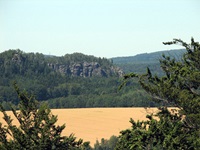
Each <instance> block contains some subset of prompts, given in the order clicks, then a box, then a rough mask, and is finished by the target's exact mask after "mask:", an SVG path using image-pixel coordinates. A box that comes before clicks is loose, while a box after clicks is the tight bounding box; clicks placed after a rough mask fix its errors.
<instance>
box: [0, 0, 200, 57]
mask: <svg viewBox="0 0 200 150" xmlns="http://www.w3.org/2000/svg"><path fill="white" fill-rule="evenodd" d="M191 37H194V39H195V40H196V41H200V0H0V52H3V51H5V50H8V49H18V48H19V49H21V50H23V51H24V52H40V53H43V54H51V55H57V56H62V55H65V54H67V53H68V54H71V53H74V52H81V53H84V54H88V55H94V56H97V57H107V58H111V57H116V56H133V55H136V54H139V53H146V52H154V51H160V50H167V49H174V48H175V49H177V48H181V47H179V46H164V45H163V44H162V42H166V41H170V40H172V39H173V38H181V39H182V40H184V41H186V42H189V41H190V39H191Z"/></svg>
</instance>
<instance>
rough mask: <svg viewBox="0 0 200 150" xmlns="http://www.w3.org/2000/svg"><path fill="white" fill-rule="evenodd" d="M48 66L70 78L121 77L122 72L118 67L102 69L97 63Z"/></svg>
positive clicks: (50, 64)
mask: <svg viewBox="0 0 200 150" xmlns="http://www.w3.org/2000/svg"><path fill="white" fill-rule="evenodd" d="M48 66H49V67H50V68H52V69H53V70H55V71H56V72H60V73H63V74H67V75H70V76H81V77H92V76H98V77H108V76H113V75H116V76H123V74H124V73H123V71H122V70H121V69H120V68H119V67H115V66H111V67H108V68H102V67H101V66H100V64H99V63H98V62H79V63H72V64H70V65H63V64H52V63H48Z"/></svg>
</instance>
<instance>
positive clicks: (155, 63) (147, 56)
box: [112, 49, 186, 75]
mask: <svg viewBox="0 0 200 150" xmlns="http://www.w3.org/2000/svg"><path fill="white" fill-rule="evenodd" d="M185 52H186V50H185V49H178V50H167V51H158V52H152V53H143V54H138V55H135V56H127V57H115V58H112V61H113V63H114V64H115V65H117V66H118V67H120V68H122V69H123V71H124V72H125V73H130V72H135V73H145V72H146V68H147V67H148V68H150V69H151V70H152V73H154V74H157V75H164V72H163V71H162V69H161V67H160V63H159V62H160V59H162V56H163V55H165V56H170V57H171V58H175V59H176V60H180V59H181V58H182V56H183V54H184V53H185Z"/></svg>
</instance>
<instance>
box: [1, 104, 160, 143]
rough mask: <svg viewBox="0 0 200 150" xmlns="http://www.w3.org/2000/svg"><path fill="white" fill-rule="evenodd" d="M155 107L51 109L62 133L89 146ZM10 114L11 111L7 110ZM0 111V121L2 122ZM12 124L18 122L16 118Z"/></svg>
mask: <svg viewBox="0 0 200 150" xmlns="http://www.w3.org/2000/svg"><path fill="white" fill-rule="evenodd" d="M156 111H157V109H156V108H151V109H144V108H82V109H52V113H53V114H54V115H58V122H57V124H58V125H62V124H66V128H65V130H64V131H63V135H70V134H71V133H74V134H75V136H76V137H77V138H82V139H83V140H84V141H90V143H91V146H93V145H94V143H95V142H96V140H101V138H105V139H109V138H110V137H111V136H112V135H116V136H117V135H119V132H120V131H121V130H123V129H127V128H130V127H131V124H130V123H129V120H130V118H133V119H134V120H145V119H146V115H147V114H148V113H152V112H156ZM8 114H9V115H11V116H12V118H13V115H12V114H11V112H8ZM2 116H3V114H2V113H0V122H3V119H2ZM13 123H14V124H18V123H17V121H16V120H14V121H13Z"/></svg>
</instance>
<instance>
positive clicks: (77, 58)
mask: <svg viewBox="0 0 200 150" xmlns="http://www.w3.org/2000/svg"><path fill="white" fill-rule="evenodd" d="M0 69H1V71H0V75H1V76H4V75H6V76H9V75H16V74H18V75H26V74H31V75H33V74H36V75H38V74H40V73H42V74H44V73H47V72H48V73H50V72H59V73H62V74H65V75H68V76H82V77H92V76H100V77H108V76H115V75H116V76H122V74H123V72H122V70H120V68H118V67H116V66H113V64H112V63H111V62H110V60H108V59H105V58H97V57H94V56H88V55H84V54H82V53H74V54H66V55H65V56H62V57H56V56H51V55H43V54H40V53H35V54H34V53H24V52H23V51H20V50H9V51H5V52H3V53H0Z"/></svg>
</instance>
